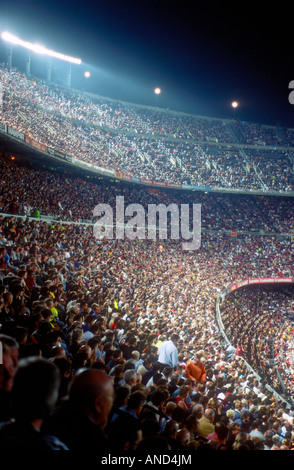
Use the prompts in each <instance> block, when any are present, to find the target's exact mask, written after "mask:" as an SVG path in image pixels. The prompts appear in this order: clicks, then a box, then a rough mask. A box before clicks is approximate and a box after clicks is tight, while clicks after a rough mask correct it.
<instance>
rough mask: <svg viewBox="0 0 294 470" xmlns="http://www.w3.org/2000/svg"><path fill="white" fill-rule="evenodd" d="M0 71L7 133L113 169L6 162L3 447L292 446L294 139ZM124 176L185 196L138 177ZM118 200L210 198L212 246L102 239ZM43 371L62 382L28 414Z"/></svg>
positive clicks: (1, 258) (206, 238)
mask: <svg viewBox="0 0 294 470" xmlns="http://www.w3.org/2000/svg"><path fill="white" fill-rule="evenodd" d="M1 74H2V79H3V82H4V83H5V86H4V100H3V108H2V112H1V116H0V121H1V123H2V124H3V127H2V128H1V129H2V131H3V133H4V134H5V135H6V136H7V134H8V130H9V128H12V129H14V130H15V131H17V132H19V134H15V135H16V136H17V135H18V136H20V135H25V136H26V137H25V141H24V142H23V144H24V145H25V143H27V144H28V145H30V146H31V144H33V146H34V145H35V143H36V142H37V143H38V144H39V146H41V147H39V150H40V151H41V152H43V150H46V151H44V152H43V153H49V152H48V150H49V149H51V150H54V151H56V155H57V152H60V155H63V156H67V157H68V158H69V160H67V159H64V164H66V163H68V162H70V163H71V164H74V163H75V160H74V159H77V160H80V161H83V162H85V163H93V162H94V163H95V164H97V165H98V166H99V167H101V168H102V169H105V170H111V171H113V172H114V173H113V175H112V177H110V178H106V177H105V175H104V177H103V178H102V177H101V175H100V174H99V173H95V172H93V174H92V176H89V172H88V171H86V169H87V168H88V167H85V169H84V170H83V171H82V170H80V171H79V172H78V173H77V172H75V171H73V166H74V165H72V167H69V166H64V167H63V170H62V171H61V170H60V169H59V170H57V169H55V168H54V166H55V163H56V162H55V160H50V157H48V161H49V162H51V164H50V165H48V167H46V168H45V165H44V163H43V160H42V162H41V161H40V162H39V164H36V165H32V163H31V162H30V161H29V160H28V159H22V158H20V157H17V158H15V159H14V160H12V159H11V155H9V154H7V152H4V151H3V152H2V156H1V160H0V175H1V178H0V188H1V193H0V211H1V216H0V247H1V252H0V279H1V285H0V288H1V289H0V324H1V327H0V341H1V344H2V346H3V364H2V366H1V367H0V395H1V401H0V403H1V408H0V448H1V450H3V449H22V450H23V448H24V445H25V446H26V449H28V448H29V449H36V448H42V449H43V448H45V449H50V450H57V449H59V450H64V449H69V450H73V449H75V450H81V451H83V450H84V449H85V445H86V444H87V445H90V446H91V447H92V448H93V450H95V446H96V448H97V449H98V451H97V452H99V453H101V455H103V453H104V452H105V453H108V452H113V453H115V452H119V453H120V454H121V455H123V454H124V452H126V451H127V450H136V451H137V452H140V451H148V450H150V449H152V451H153V452H157V453H158V454H160V453H165V452H166V451H167V450H172V451H174V452H177V453H184V452H186V451H187V452H188V453H191V454H193V453H194V452H197V451H201V450H210V451H213V450H239V449H243V450H255V449H258V450H277V449H281V450H292V449H293V448H294V447H293V446H294V432H293V431H294V430H293V417H294V407H293V405H294V403H293V399H292V397H293V344H294V342H293V332H294V329H293V323H292V322H293V318H292V317H293V279H294V273H293V259H292V258H293V230H294V227H293V217H292V207H293V203H292V201H293V200H292V197H291V191H292V190H293V183H292V165H291V163H292V160H291V155H292V153H291V152H292V151H291V147H293V148H294V145H293V134H292V131H291V130H282V129H278V128H277V129H273V128H269V127H265V126H257V125H253V124H248V123H237V122H227V121H222V120H218V119H208V118H205V119H204V118H199V117H195V116H187V115H180V116H178V115H177V116H175V114H174V113H172V112H167V111H164V110H162V111H161V110H158V109H147V108H140V107H138V106H135V105H131V104H128V103H118V102H112V101H110V100H107V99H105V98H101V97H97V98H95V99H94V97H89V96H88V95H85V94H83V95H78V94H77V93H75V92H72V93H69V91H66V90H62V89H60V88H57V87H52V88H50V87H48V85H46V84H44V83H38V82H37V81H36V80H28V79H27V77H25V76H23V75H22V74H21V73H19V72H16V71H14V72H10V73H8V72H7V70H5V69H1ZM15 135H14V137H15ZM11 136H12V134H11ZM16 138H17V137H16ZM30 139H31V140H30ZM18 140H19V139H18ZM42 145H44V147H42ZM251 146H254V147H252V148H251ZM271 146H275V147H276V148H275V149H272V148H270V147H271ZM35 148H36V147H35ZM56 155H55V156H56ZM60 165H61V163H60ZM49 166H50V167H51V168H49ZM78 168H79V167H78ZM89 169H91V168H90V167H89ZM71 170H72V171H71ZM121 172H122V173H126V174H130V175H132V176H133V177H137V178H140V179H141V178H146V179H150V180H152V181H153V180H158V181H165V182H166V181H169V182H174V183H175V182H177V183H179V184H181V187H179V188H173V187H169V188H168V187H160V186H157V187H156V186H155V185H150V186H149V185H147V184H145V185H144V184H142V181H141V180H140V181H137V184H134V182H135V180H134V181H133V183H132V182H128V181H123V179H122V178H119V176H118V175H117V173H118V174H119V173H121ZM101 174H103V173H101ZM273 176H275V178H273ZM184 181H186V183H185V184H187V185H188V184H192V185H193V187H192V188H189V187H188V186H187V188H186V189H187V190H183V189H184V188H183V185H184ZM140 183H141V184H140ZM194 185H195V187H198V189H200V188H201V187H206V186H207V187H209V188H210V189H211V188H214V189H216V188H217V189H218V191H209V190H202V191H200V190H195V187H194ZM184 187H185V186H184ZM193 189H194V190H193ZM227 189H231V190H234V189H235V190H236V192H234V191H233V192H232V193H231V192H227V191H226V190H227ZM242 190H243V191H249V193H246V194H241V193H242ZM250 190H251V191H252V193H251V192H250ZM238 192H240V194H239V193H238ZM270 194H271V195H270ZM116 196H124V198H125V204H131V203H137V204H141V205H142V206H143V207H144V208H147V206H148V204H159V203H162V204H165V205H166V206H168V205H169V204H171V203H172V202H174V203H176V204H177V205H181V204H190V205H192V204H193V203H194V204H195V203H198V204H201V229H202V231H201V246H200V247H199V248H198V249H197V250H195V251H185V250H183V249H182V246H181V243H180V241H179V240H173V239H172V238H171V237H170V236H169V237H168V238H167V239H166V240H161V239H159V238H158V239H156V240H149V239H147V238H145V239H144V238H142V237H141V238H137V239H134V240H130V239H127V238H125V239H123V240H120V239H115V238H113V239H112V240H108V239H106V238H102V239H98V240H97V239H96V238H95V236H94V234H93V227H94V224H95V218H94V217H93V209H94V207H95V205H96V204H98V203H107V204H110V205H111V204H112V205H114V203H115V198H116ZM246 280H247V284H246V283H245V281H246ZM248 280H251V281H252V282H249V281H248ZM245 284H246V285H245ZM249 284H252V285H249ZM265 284H266V285H265ZM273 284H275V285H273ZM169 348H171V350H172V351H173V355H171V356H170V355H169V354H168V351H169ZM164 353H165V354H164ZM40 356H41V357H42V359H43V361H38V358H40ZM171 357H172V358H173V361H171ZM28 358H29V359H30V360H29V361H28ZM31 361H32V362H31ZM34 361H36V363H35V362H34ZM170 361H171V362H170ZM191 361H192V362H191ZM39 362H40V363H39ZM48 362H49V363H50V364H51V365H52V364H54V366H55V368H56V369H57V370H58V372H59V374H58V375H59V382H58V381H56V377H55V376H54V378H53V375H54V373H55V372H56V369H54V370H53V369H52V367H51V368H50V367H49V366H48ZM188 363H189V367H188V369H189V371H193V372H191V374H190V375H189V378H188V374H187V372H186V370H187V364H188ZM34 367H36V368H38V367H39V368H40V369H39V371H40V373H45V370H48V371H49V370H50V371H51V373H52V379H50V378H48V394H46V393H45V392H44V396H43V395H42V396H41V397H39V398H40V402H39V401H38V404H36V403H35V404H34V403H31V402H30V406H28V408H27V409H26V410H24V409H23V408H24V407H23V405H22V406H21V404H22V403H23V402H22V401H21V398H20V395H19V387H20V384H24V383H30V382H29V381H31V383H34V381H33V378H32V377H31V376H30V374H31V373H32V372H31V371H32V370H34ZM46 367H47V369H46ZM36 370H38V369H36ZM200 370H201V374H200V373H199V371H200ZM26 374H27V375H26ZM26 377H27V382H26ZM97 377H99V380H98V383H99V387H97V386H96V387H95V383H96V385H97ZM200 377H201V378H200ZM110 379H111V380H110ZM50 380H51V381H50ZM95 380H96V382H95ZM22 386H23V385H22ZM28 390H29V391H28V393H31V391H30V388H29V387H28ZM40 393H41V392H40ZM42 393H43V392H42ZM17 397H18V398H17ZM32 401H33V400H32ZM33 405H34V406H33ZM37 405H38V406H37ZM208 429H209V430H210V431H209V432H208V431H207V432H206V431H205V430H208ZM36 430H37V431H38V434H37V433H36ZM24 431H26V432H30V434H29V436H31V440H30V439H26V440H25V444H24V441H22V438H21V436H23V435H24ZM244 434H245V435H246V441H244V442H243V443H242V441H241V438H242V436H243V435H244Z"/></svg>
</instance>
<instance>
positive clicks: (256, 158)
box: [0, 68, 294, 192]
mask: <svg viewBox="0 0 294 470" xmlns="http://www.w3.org/2000/svg"><path fill="white" fill-rule="evenodd" d="M0 72H1V82H2V84H3V88H2V89H3V99H2V103H3V104H2V106H1V111H0V118H1V122H2V123H5V124H7V125H8V126H11V127H12V128H14V129H16V130H18V131H19V132H21V133H23V134H25V135H26V136H28V137H30V138H33V139H34V140H35V141H37V142H39V143H40V144H44V145H46V146H48V147H50V148H51V149H55V150H58V151H59V152H63V153H65V154H66V155H68V157H70V158H75V159H78V160H81V161H83V162H86V163H87V164H94V165H96V166H98V167H102V168H105V169H108V170H111V171H113V172H123V173H125V174H128V175H132V176H133V177H137V178H147V179H152V180H153V179H156V180H159V181H164V182H169V183H177V184H192V185H196V186H209V187H214V188H215V187H217V188H230V189H246V190H260V191H279V192H288V191H292V190H293V164H292V159H293V151H292V146H293V140H294V139H293V130H291V129H279V128H270V127H266V126H261V125H257V124H249V123H243V122H236V121H230V120H221V119H210V118H201V117H197V116H192V115H185V114H181V113H175V112H172V111H168V110H163V109H162V110H161V109H158V108H156V109H152V108H143V107H140V106H136V105H131V104H128V103H122V102H118V101H111V100H107V99H105V98H93V97H90V96H88V95H86V94H83V93H78V92H77V91H75V90H67V89H62V88H59V87H56V86H48V84H46V83H45V82H39V81H36V79H28V78H27V77H26V76H25V75H23V74H21V73H20V72H16V71H12V72H8V71H7V70H6V69H5V68H2V69H1V71H0ZM244 142H246V146H245V145H244Z"/></svg>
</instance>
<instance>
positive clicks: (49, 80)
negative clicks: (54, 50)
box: [47, 57, 52, 83]
mask: <svg viewBox="0 0 294 470" xmlns="http://www.w3.org/2000/svg"><path fill="white" fill-rule="evenodd" d="M51 78H52V59H51V57H48V62H47V82H48V83H51Z"/></svg>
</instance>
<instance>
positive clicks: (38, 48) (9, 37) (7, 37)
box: [1, 31, 82, 65]
mask: <svg viewBox="0 0 294 470" xmlns="http://www.w3.org/2000/svg"><path fill="white" fill-rule="evenodd" d="M1 38H2V39H3V40H4V41H7V42H9V43H11V44H15V45H17V46H21V47H24V48H25V49H28V50H29V51H32V52H35V53H36V54H42V55H48V56H49V57H54V58H56V59H60V60H64V61H65V62H70V63H72V64H78V65H80V64H81V63H82V61H81V59H78V58H76V57H71V56H69V55H65V54H62V53H60V52H56V51H52V50H51V49H47V48H46V47H44V46H42V45H41V44H33V43H31V42H28V41H23V40H22V39H20V38H18V37H17V36H15V35H14V34H11V33H8V32H7V31H4V32H3V33H2V34H1Z"/></svg>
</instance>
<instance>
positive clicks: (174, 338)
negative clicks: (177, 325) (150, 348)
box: [158, 333, 179, 367]
mask: <svg viewBox="0 0 294 470" xmlns="http://www.w3.org/2000/svg"><path fill="white" fill-rule="evenodd" d="M178 341H179V335H178V334H176V333H173V334H172V335H171V337H170V339H167V340H166V341H163V343H162V344H161V346H160V349H159V356H158V362H160V363H161V364H165V365H169V366H171V367H176V366H177V365H178V349H177V343H178Z"/></svg>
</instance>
